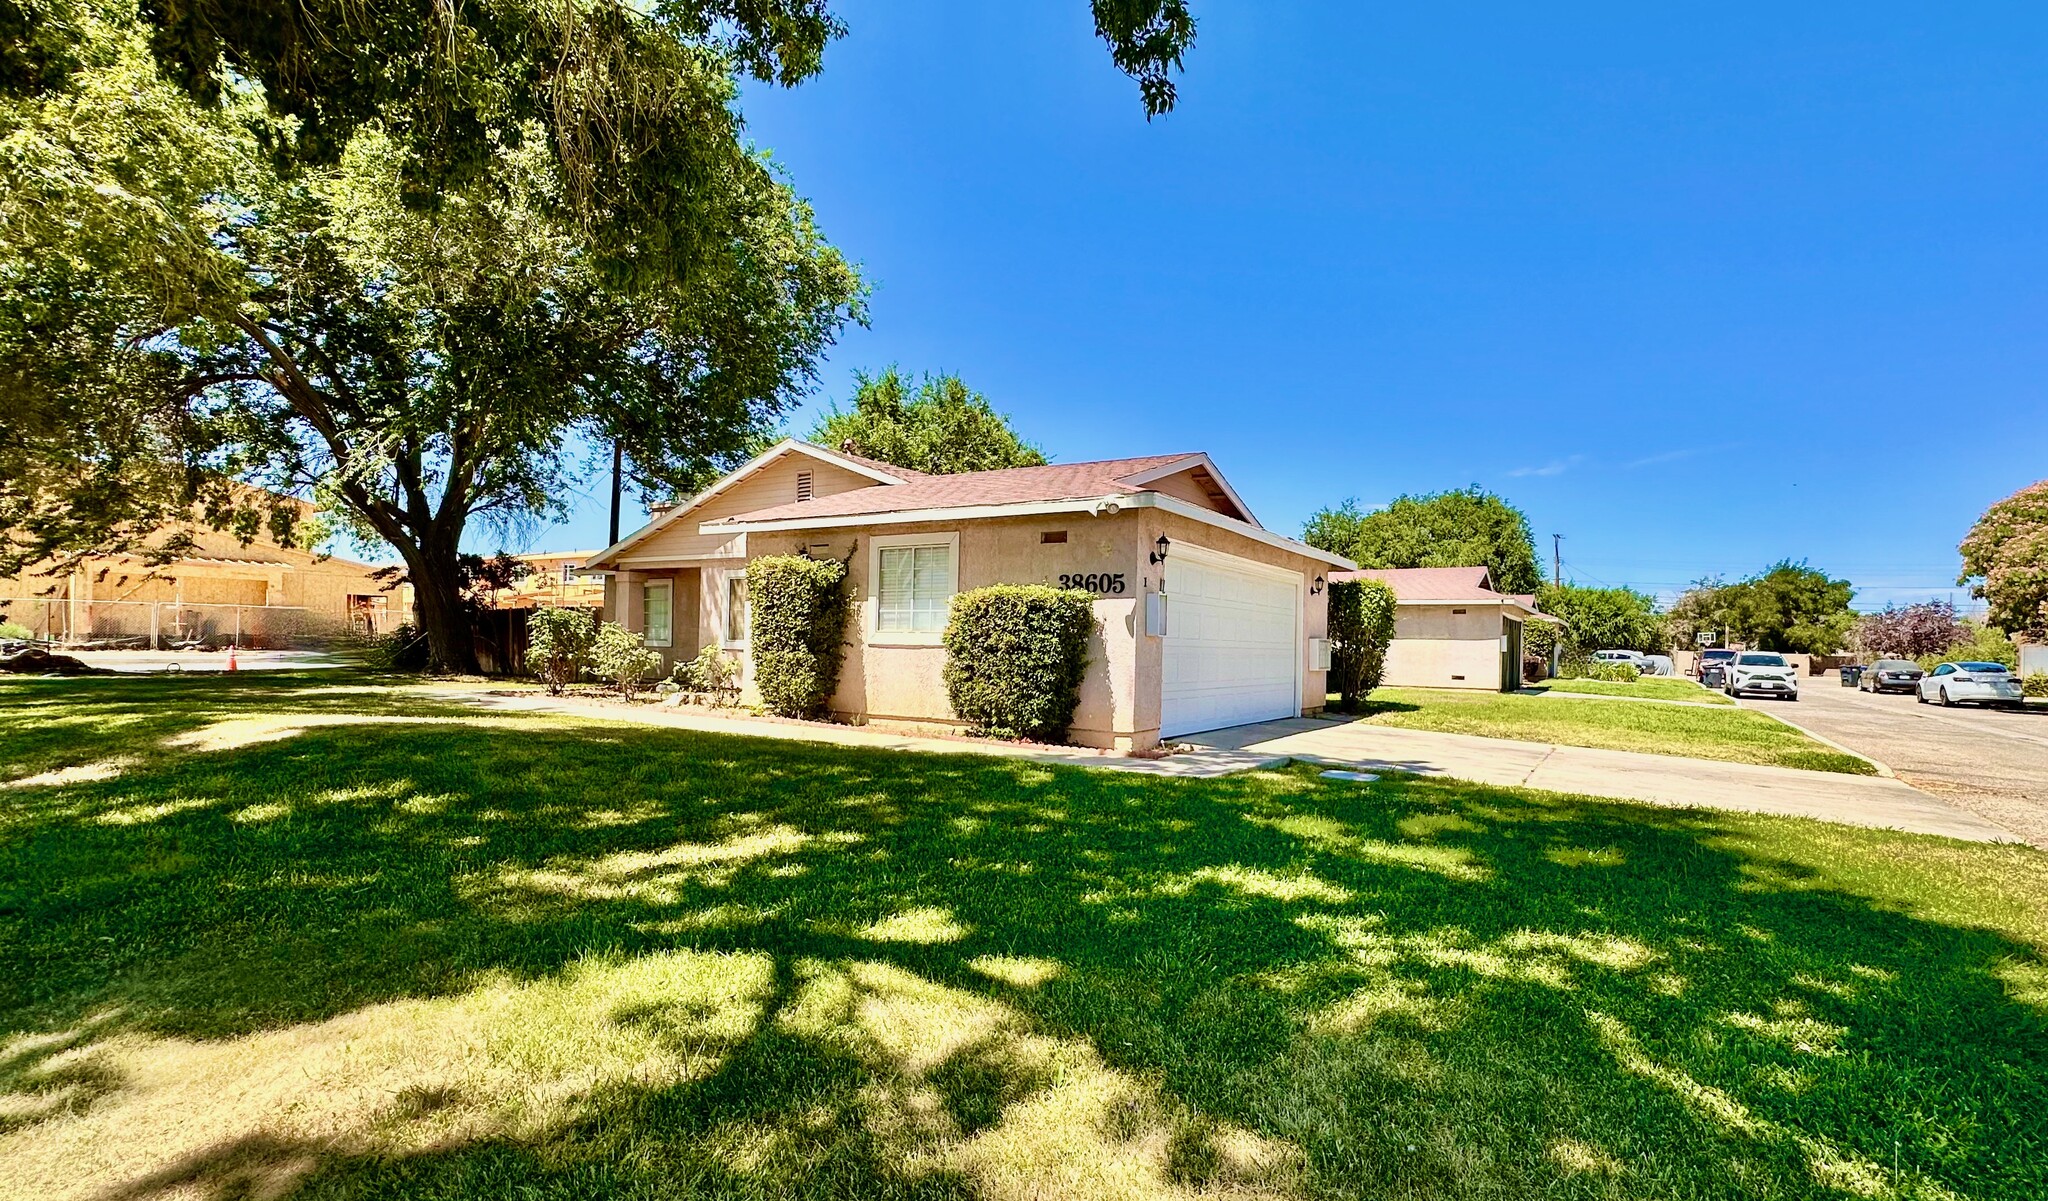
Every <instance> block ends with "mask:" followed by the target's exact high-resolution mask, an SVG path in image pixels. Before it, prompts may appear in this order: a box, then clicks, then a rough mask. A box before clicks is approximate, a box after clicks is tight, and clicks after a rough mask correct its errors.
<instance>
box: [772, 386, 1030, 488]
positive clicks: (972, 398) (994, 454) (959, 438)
mask: <svg viewBox="0 0 2048 1201" xmlns="http://www.w3.org/2000/svg"><path fill="white" fill-rule="evenodd" d="M811 441H813V442H816V443H818V444H819V445H821V446H829V447H833V448H835V449H842V450H848V451H851V452H852V453H854V454H857V455H864V456H866V457H867V458H870V459H880V460H882V461H883V462H884V463H894V464H896V465H897V466H898V467H908V468H910V469H911V470H913V471H924V472H930V473H931V474H934V475H952V474H955V473H957V472H962V471H995V470H997V469H999V468H1004V467H1037V466H1039V465H1041V464H1043V463H1044V462H1045V455H1044V454H1043V453H1042V452H1040V451H1039V449H1038V448H1037V447H1035V446H1033V445H1031V444H1030V443H1028V442H1026V441H1024V440H1023V439H1022V438H1019V437H1018V436H1017V432H1016V431H1015V430H1013V429H1011V428H1010V423H1009V419H1008V418H1006V417H1004V416H1003V415H1002V414H1001V413H998V412H996V410H995V407H994V406H993V405H991V404H990V403H989V400H988V397H986V396H983V395H982V394H981V393H979V392H976V391H974V390H973V389H971V388H969V387H968V386H967V385H966V384H965V383H963V382H961V379H960V377H959V376H957V375H937V376H934V375H927V376H925V377H924V378H923V379H922V380H920V381H919V382H918V383H917V384H916V385H915V386H914V387H913V386H912V385H911V384H910V383H909V381H907V380H906V379H905V378H904V376H903V375H902V373H901V372H899V371H897V370H896V368H894V367H891V368H889V369H888V370H886V371H884V372H882V374H880V375H873V376H871V375H867V374H865V373H863V374H860V375H856V376H855V377H854V388H853V403H852V406H851V407H850V408H846V409H841V408H839V407H838V406H836V405H835V406H833V408H832V409H831V411H830V412H827V413H826V414H825V415H824V416H823V417H820V418H819V419H818V423H817V424H816V425H815V426H813V427H812V428H811Z"/></svg>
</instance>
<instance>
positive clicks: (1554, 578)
mask: <svg viewBox="0 0 2048 1201" xmlns="http://www.w3.org/2000/svg"><path fill="white" fill-rule="evenodd" d="M618 504H619V502H618V496H617V494H616V493H614V494H613V497H612V508H613V510H614V512H616V511H617V509H618ZM612 541H614V542H617V541H618V539H617V538H613V539H612ZM1563 545H1564V535H1563V534H1552V535H1551V536H1550V582H1551V583H1552V584H1555V585H1557V586H1558V587H1560V588H1562V587H1564V549H1563Z"/></svg>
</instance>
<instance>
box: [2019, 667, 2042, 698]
mask: <svg viewBox="0 0 2048 1201" xmlns="http://www.w3.org/2000/svg"><path fill="white" fill-rule="evenodd" d="M2020 691H2021V692H2024V693H2026V694H2027V695H2028V696H2035V697H2048V671H2037V672H2033V673H2030V674H2029V675H2028V676H2027V677H2026V678H2025V679H2023V680H2021V681H2020Z"/></svg>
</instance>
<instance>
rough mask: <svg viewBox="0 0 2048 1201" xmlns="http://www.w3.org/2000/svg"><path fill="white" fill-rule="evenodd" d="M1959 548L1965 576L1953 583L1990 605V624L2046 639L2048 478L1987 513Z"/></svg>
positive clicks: (1988, 616) (1985, 512)
mask: <svg viewBox="0 0 2048 1201" xmlns="http://www.w3.org/2000/svg"><path fill="white" fill-rule="evenodd" d="M1960 549H1961V550H1962V552H1963V574H1962V578H1961V579H1959V580H1957V581H1956V582H1957V583H1960V584H1969V585H1971V588H1970V594H1971V595H1973V596H1978V597H1982V598H1983V599H1984V600H1986V601H1988V602H1990V605H1991V610H1990V612H1989V613H1988V614H1987V615H1986V617H1987V619H1988V620H1989V621H1990V622H1991V624H1992V625H1995V626H1997V627H1999V628H2000V629H2002V630H2006V631H2009V632H2011V633H2015V634H2025V635H2028V636H2030V637H2036V638H2048V480H2042V481H2041V482H2040V483H2038V484H2032V485H2029V486H2028V487H2025V488H2022V489H2020V490H2019V491H2018V492H2015V493H2013V494H2012V495H2011V496H2008V497H2006V498H2005V499H2004V500H2001V501H1999V502H1998V503H1997V504H1995V505H1992V506H1991V507H1990V508H1989V509H1986V510H1985V511H1984V515H1983V516H1982V517H1979V518H1978V519H1977V524H1976V525H1974V526H1972V527H1971V529H1970V533H1969V536H1968V537H1966V538H1964V539H1963V544H1962V547H1961V548H1960Z"/></svg>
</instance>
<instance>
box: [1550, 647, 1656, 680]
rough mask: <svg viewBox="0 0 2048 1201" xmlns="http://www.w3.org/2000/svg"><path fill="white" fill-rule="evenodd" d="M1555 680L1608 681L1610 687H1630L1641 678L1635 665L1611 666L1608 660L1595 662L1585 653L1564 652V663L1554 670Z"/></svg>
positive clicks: (1640, 673) (1595, 659) (1639, 671)
mask: <svg viewBox="0 0 2048 1201" xmlns="http://www.w3.org/2000/svg"><path fill="white" fill-rule="evenodd" d="M1556 678H1561V680H1608V682H1612V685H1632V682H1636V680H1640V678H1642V670H1640V668H1636V664H1612V662H1608V660H1597V658H1593V656H1589V654H1585V652H1579V654H1571V652H1565V662H1563V664H1561V666H1559V668H1556Z"/></svg>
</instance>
